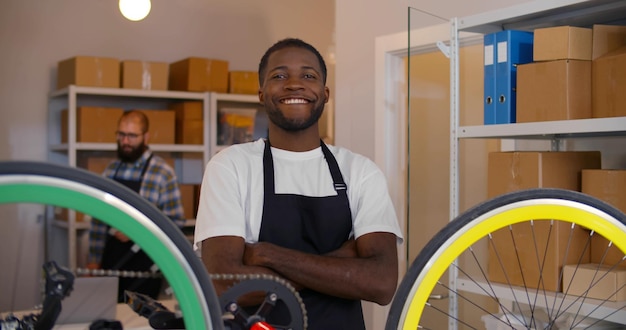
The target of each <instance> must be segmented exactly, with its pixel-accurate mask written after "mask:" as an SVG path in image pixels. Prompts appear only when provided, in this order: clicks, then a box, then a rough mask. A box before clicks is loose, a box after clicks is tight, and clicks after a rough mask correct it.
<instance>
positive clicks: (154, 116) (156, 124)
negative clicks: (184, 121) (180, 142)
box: [135, 109, 176, 144]
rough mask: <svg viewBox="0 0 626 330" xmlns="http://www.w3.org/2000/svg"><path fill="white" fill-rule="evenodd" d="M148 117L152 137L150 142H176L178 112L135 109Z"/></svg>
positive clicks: (149, 131)
mask: <svg viewBox="0 0 626 330" xmlns="http://www.w3.org/2000/svg"><path fill="white" fill-rule="evenodd" d="M135 110H138V111H141V112H143V113H144V114H145V115H146V116H147V117H148V123H149V129H148V133H150V138H149V141H148V144H174V143H175V141H176V139H175V137H176V113H175V112H174V111H172V110H148V109H135Z"/></svg>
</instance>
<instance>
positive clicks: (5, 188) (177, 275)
mask: <svg viewBox="0 0 626 330" xmlns="http://www.w3.org/2000/svg"><path fill="white" fill-rule="evenodd" d="M10 203H34V204H43V205H54V206H59V207H64V208H69V209H74V210H76V211H80V212H82V213H85V214H88V215H91V216H92V217H95V218H98V219H100V220H102V221H103V222H105V223H107V224H108V225H110V226H112V227H115V228H116V229H118V230H120V231H121V232H123V233H124V234H126V235H127V236H128V237H130V239H132V240H133V241H134V242H135V243H136V244H137V245H139V246H140V247H141V249H142V250H143V251H145V252H146V254H148V256H150V258H152V260H153V261H154V262H155V264H156V265H157V266H158V267H159V269H160V270H161V271H162V273H163V276H164V277H165V279H166V280H167V281H168V283H169V285H170V286H171V288H172V290H173V292H174V295H175V297H176V299H177V301H178V304H179V306H180V309H181V311H182V314H183V319H184V322H185V326H186V328H187V329H222V328H223V323H222V319H221V312H220V306H219V302H218V300H217V296H216V295H215V291H214V289H213V286H212V284H211V280H210V278H209V275H208V273H207V272H206V270H205V268H204V265H203V264H202V262H201V261H200V258H198V257H197V255H196V254H195V253H194V251H193V250H192V248H191V245H190V244H189V242H188V241H187V240H186V239H185V236H184V235H183V233H182V232H181V231H180V229H179V228H178V227H176V225H174V223H173V222H172V221H171V220H170V219H169V218H167V216H165V215H164V214H163V213H162V212H161V211H160V210H159V209H157V208H156V207H155V206H154V205H152V204H150V203H149V202H147V201H146V200H145V199H144V198H142V197H141V196H139V195H138V194H136V193H135V192H133V191H132V190H130V189H128V188H126V187H124V186H122V185H121V184H119V183H117V182H115V181H113V180H109V179H105V178H103V177H100V176H98V175H95V174H93V173H91V172H87V171H85V170H82V169H78V168H72V167H68V166H61V165H54V164H49V163H41V162H0V204H10ZM33 284H34V283H33Z"/></svg>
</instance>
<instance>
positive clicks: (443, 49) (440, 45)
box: [437, 41, 450, 58]
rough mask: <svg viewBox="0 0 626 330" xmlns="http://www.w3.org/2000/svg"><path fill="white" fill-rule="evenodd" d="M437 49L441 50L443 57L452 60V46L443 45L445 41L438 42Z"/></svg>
mask: <svg viewBox="0 0 626 330" xmlns="http://www.w3.org/2000/svg"><path fill="white" fill-rule="evenodd" d="M437 48H439V50H440V51H441V52H442V53H443V55H445V56H446V57H447V58H450V46H448V45H446V44H445V43H443V41H437Z"/></svg>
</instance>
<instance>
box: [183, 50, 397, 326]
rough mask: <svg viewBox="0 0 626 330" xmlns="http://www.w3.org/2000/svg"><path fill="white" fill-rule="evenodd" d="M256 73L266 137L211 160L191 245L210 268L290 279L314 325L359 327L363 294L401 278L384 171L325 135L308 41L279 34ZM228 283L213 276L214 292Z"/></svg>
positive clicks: (323, 97) (386, 292) (378, 292)
mask: <svg viewBox="0 0 626 330" xmlns="http://www.w3.org/2000/svg"><path fill="white" fill-rule="evenodd" d="M259 83H260V89H259V100H260V102H261V103H262V104H263V105H264V107H265V110H266V112H267V115H268V117H269V122H270V123H269V135H268V138H267V139H259V140H257V141H254V142H249V143H243V144H238V145H233V146H231V147H229V148H227V149H225V150H223V151H221V152H219V153H218V154H217V155H215V156H214V157H213V158H212V159H211V160H210V161H209V163H208V164H207V166H206V170H205V174H204V178H203V181H202V187H201V194H200V202H199V209H198V215H197V222H196V233H195V244H194V247H195V248H196V249H201V252H202V259H203V262H204V264H205V265H206V267H207V269H208V271H209V273H227V274H271V275H275V276H279V277H282V278H284V279H286V280H288V281H290V283H291V284H292V285H293V286H294V287H296V288H297V289H299V293H300V295H301V297H302V299H303V301H304V304H305V306H306V310H307V315H308V321H309V322H308V328H309V329H314V330H315V329H364V328H365V325H364V321H363V313H362V310H361V300H368V301H372V302H376V303H378V304H381V305H384V304H388V303H389V302H390V301H391V299H392V297H393V295H394V293H395V289H396V285H397V279H398V264H397V262H398V260H397V244H398V243H399V242H401V241H402V234H401V230H400V228H399V226H398V221H397V218H396V214H395V212H394V208H393V205H392V203H391V199H390V197H389V194H388V191H387V183H386V180H385V177H384V175H383V174H382V172H381V171H380V170H379V169H378V167H377V166H376V165H375V164H374V163H373V162H372V161H371V160H369V159H367V158H365V157H363V156H361V155H358V154H355V153H353V152H350V151H349V150H347V149H345V148H341V147H337V146H330V145H326V144H325V143H324V142H322V140H321V138H320V134H319V129H318V120H319V118H320V116H321V115H322V113H323V111H324V106H325V104H326V103H327V102H328V97H329V90H328V87H326V64H325V63H324V59H323V58H322V56H321V55H320V54H319V52H318V51H317V50H316V49H315V48H314V47H313V46H311V45H310V44H308V43H306V42H304V41H302V40H299V39H284V40H281V41H279V42H277V43H276V44H274V45H273V46H272V47H270V48H269V49H268V50H267V51H266V53H265V54H264V55H263V57H262V58H261V61H260V63H259ZM230 284H231V283H226V282H224V281H215V282H214V285H215V288H216V290H217V292H218V294H221V293H222V292H224V291H225V290H226V289H227V288H228V286H229V285H230ZM280 313H281V312H280V308H277V309H276V312H275V313H274V314H276V315H274V314H271V315H270V316H271V317H272V318H275V319H276V320H280V319H281V317H282V316H281V315H280ZM269 321H270V322H271V321H272V320H271V319H270V320H269ZM279 324H280V322H279Z"/></svg>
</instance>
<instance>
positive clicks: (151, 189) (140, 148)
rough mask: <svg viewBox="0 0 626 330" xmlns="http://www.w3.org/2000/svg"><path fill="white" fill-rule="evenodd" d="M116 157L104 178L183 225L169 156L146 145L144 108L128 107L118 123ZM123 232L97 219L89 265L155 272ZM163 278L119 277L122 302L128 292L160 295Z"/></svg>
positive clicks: (146, 125) (182, 214)
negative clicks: (158, 152) (154, 151)
mask: <svg viewBox="0 0 626 330" xmlns="http://www.w3.org/2000/svg"><path fill="white" fill-rule="evenodd" d="M115 134H116V137H117V156H118V159H117V160H115V161H113V162H112V163H110V164H109V165H108V166H107V168H106V169H105V170H104V173H103V176H105V177H107V178H110V179H113V180H115V181H117V182H119V183H121V184H122V185H124V186H126V187H128V188H129V189H131V190H133V191H135V192H137V193H138V194H140V195H141V196H143V197H144V198H146V199H147V200H148V201H150V202H151V203H153V204H154V205H155V206H157V208H159V209H160V210H161V211H162V212H163V213H164V214H165V215H167V216H168V217H169V218H170V219H172V221H174V222H175V223H176V224H177V225H178V226H179V227H182V225H183V224H184V220H185V219H184V213H183V205H182V202H181V195H180V190H179V188H178V182H177V178H176V174H175V172H174V170H173V169H172V167H171V166H169V165H168V164H167V163H166V162H165V160H164V159H163V158H161V157H159V156H157V155H155V154H153V153H152V151H151V150H150V148H149V147H148V141H149V138H150V133H149V122H148V118H147V117H146V115H145V114H144V113H142V112H140V111H127V112H125V113H124V114H123V115H122V117H120V119H119V122H118V128H117V131H116V132H115ZM137 248H138V246H136V245H135V244H134V243H133V242H132V241H131V240H129V238H128V237H127V236H126V235H124V233H122V232H119V231H117V230H115V229H114V228H111V227H110V226H108V225H107V224H105V223H103V222H101V221H98V220H96V219H94V220H93V221H92V224H91V230H90V233H89V257H88V266H87V267H88V268H90V269H104V270H130V271H139V272H146V271H152V272H156V271H157V270H156V269H155V268H154V267H153V266H154V262H153V261H152V260H151V259H150V257H148V256H147V255H146V254H145V253H144V252H143V251H141V250H137ZM161 285H162V279H161V278H133V277H120V282H119V289H118V302H124V291H125V290H129V291H133V292H139V293H142V294H146V295H149V296H150V297H152V298H155V299H156V298H158V294H159V291H160V288H161Z"/></svg>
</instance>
